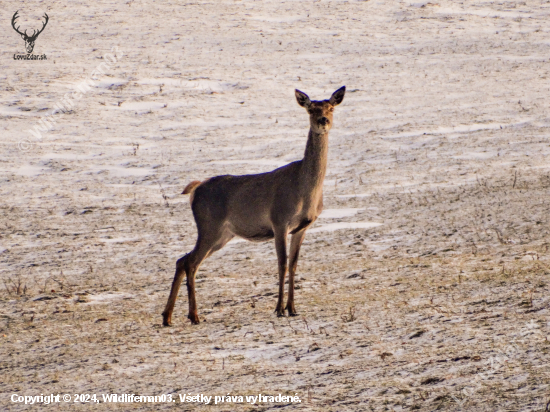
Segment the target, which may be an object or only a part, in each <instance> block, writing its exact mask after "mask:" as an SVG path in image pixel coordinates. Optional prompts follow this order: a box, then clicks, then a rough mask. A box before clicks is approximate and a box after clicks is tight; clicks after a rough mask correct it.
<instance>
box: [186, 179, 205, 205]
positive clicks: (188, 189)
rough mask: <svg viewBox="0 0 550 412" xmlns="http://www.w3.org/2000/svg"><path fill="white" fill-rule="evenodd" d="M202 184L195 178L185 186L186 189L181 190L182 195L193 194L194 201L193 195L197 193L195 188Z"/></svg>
mask: <svg viewBox="0 0 550 412" xmlns="http://www.w3.org/2000/svg"><path fill="white" fill-rule="evenodd" d="M201 184H202V182H201V181H199V180H193V181H192V182H191V183H189V184H188V185H187V186H185V189H183V192H181V194H182V195H191V202H192V201H193V195H194V193H195V190H196V189H197V187H199V186H200V185H201Z"/></svg>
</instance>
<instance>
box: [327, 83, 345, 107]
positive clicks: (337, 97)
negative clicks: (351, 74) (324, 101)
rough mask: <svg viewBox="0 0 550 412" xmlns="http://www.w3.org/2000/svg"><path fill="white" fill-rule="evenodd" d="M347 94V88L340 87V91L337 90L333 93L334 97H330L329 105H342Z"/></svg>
mask: <svg viewBox="0 0 550 412" xmlns="http://www.w3.org/2000/svg"><path fill="white" fill-rule="evenodd" d="M345 94H346V86H342V87H340V88H339V89H338V90H336V91H335V92H334V93H332V96H330V100H329V103H330V104H332V105H333V106H337V105H339V104H340V103H342V100H344V95H345Z"/></svg>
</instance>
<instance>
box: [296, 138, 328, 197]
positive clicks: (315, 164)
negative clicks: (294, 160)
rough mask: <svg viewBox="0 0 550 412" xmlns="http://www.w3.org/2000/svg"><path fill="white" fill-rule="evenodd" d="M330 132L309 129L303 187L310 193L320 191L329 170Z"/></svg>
mask: <svg viewBox="0 0 550 412" xmlns="http://www.w3.org/2000/svg"><path fill="white" fill-rule="evenodd" d="M327 157H328V132H327V133H316V132H314V131H313V130H311V129H310V130H309V135H308V139H307V144H306V151H305V154H304V159H303V160H302V174H303V176H302V180H301V182H302V187H303V189H304V190H306V191H307V192H309V193H313V192H319V193H320V190H321V189H322V188H323V180H324V179H325V173H326V170H327Z"/></svg>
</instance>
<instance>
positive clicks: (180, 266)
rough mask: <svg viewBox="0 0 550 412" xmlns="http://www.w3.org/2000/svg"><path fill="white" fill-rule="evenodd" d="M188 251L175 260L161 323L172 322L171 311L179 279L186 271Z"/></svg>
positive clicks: (166, 324) (167, 324)
mask: <svg viewBox="0 0 550 412" xmlns="http://www.w3.org/2000/svg"><path fill="white" fill-rule="evenodd" d="M189 255H190V254H189V253H188V254H187V255H185V256H184V257H182V258H180V259H178V261H177V262H176V275H175V276H174V281H173V282H172V289H171V290H170V296H169V297H168V302H167V303H166V307H165V308H164V312H162V325H163V326H170V325H171V324H172V312H173V310H174V305H175V304H176V299H177V298H178V291H179V289H180V285H181V281H182V279H183V273H184V272H186V273H187V272H188V269H187V259H188V257H189Z"/></svg>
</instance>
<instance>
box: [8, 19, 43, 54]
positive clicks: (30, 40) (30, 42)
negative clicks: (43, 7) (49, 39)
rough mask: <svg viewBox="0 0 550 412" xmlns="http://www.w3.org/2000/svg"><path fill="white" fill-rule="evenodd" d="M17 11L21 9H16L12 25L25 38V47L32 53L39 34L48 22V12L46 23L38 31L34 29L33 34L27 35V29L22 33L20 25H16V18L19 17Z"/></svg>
mask: <svg viewBox="0 0 550 412" xmlns="http://www.w3.org/2000/svg"><path fill="white" fill-rule="evenodd" d="M17 13H19V10H18V11H16V12H15V13H14V14H13V17H12V18H11V25H12V27H13V29H14V30H15V31H16V32H17V33H19V34H20V35H21V37H22V38H23V40H25V48H26V49H27V53H32V51H33V49H34V42H35V40H36V38H37V37H38V35H39V34H40V33H42V32H43V31H44V28H45V27H46V24H48V20H49V17H48V15H47V14H46V13H44V18H45V19H46V21H45V22H44V25H43V26H42V28H41V29H40V30H38V31H36V30H34V29H33V33H32V36H28V35H27V30H25V32H24V33H21V32H20V31H19V27H20V26H17V27H15V20H16V19H17V18H18V17H19V16H18V15H17Z"/></svg>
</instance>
